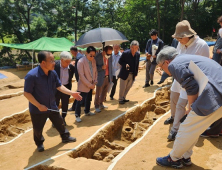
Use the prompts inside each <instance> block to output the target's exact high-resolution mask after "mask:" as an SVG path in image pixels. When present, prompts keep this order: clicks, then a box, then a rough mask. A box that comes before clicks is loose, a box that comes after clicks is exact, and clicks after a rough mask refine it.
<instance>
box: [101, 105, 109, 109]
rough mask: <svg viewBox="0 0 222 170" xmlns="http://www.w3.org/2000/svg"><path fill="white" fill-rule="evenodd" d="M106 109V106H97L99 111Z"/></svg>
mask: <svg viewBox="0 0 222 170" xmlns="http://www.w3.org/2000/svg"><path fill="white" fill-rule="evenodd" d="M107 108H108V107H107V106H104V105H100V106H99V109H107Z"/></svg>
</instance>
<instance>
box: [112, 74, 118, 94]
mask: <svg viewBox="0 0 222 170" xmlns="http://www.w3.org/2000/svg"><path fill="white" fill-rule="evenodd" d="M117 81H118V79H117V78H116V76H113V87H112V90H111V93H110V97H113V96H114V94H115V92H116V85H117Z"/></svg>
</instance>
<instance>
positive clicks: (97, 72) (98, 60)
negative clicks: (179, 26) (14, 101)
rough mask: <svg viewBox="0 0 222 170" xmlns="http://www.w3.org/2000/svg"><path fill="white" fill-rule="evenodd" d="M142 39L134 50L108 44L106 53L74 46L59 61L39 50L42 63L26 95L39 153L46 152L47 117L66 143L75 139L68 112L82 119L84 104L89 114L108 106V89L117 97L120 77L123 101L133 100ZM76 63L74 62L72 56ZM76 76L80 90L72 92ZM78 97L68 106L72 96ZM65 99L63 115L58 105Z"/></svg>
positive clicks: (27, 79) (34, 71)
mask: <svg viewBox="0 0 222 170" xmlns="http://www.w3.org/2000/svg"><path fill="white" fill-rule="evenodd" d="M138 49H139V43H138V41H135V40H134V41H132V42H131V44H130V49H129V50H126V51H124V52H123V53H121V52H120V45H119V44H115V45H113V46H106V47H104V48H103V51H102V52H97V51H96V49H95V47H93V46H89V47H88V48H87V49H86V53H85V55H84V54H82V53H81V52H80V51H78V49H77V48H76V47H74V46H73V47H71V48H70V53H69V52H66V51H63V52H61V54H60V60H59V61H55V60H54V56H53V55H52V53H51V52H48V51H41V52H39V53H38V61H39V63H40V65H39V66H38V67H36V68H34V69H32V70H31V71H29V72H28V74H27V75H26V77H25V86H24V96H25V97H26V98H27V99H28V100H29V110H30V114H31V120H32V124H33V133H34V141H35V143H36V145H37V149H38V151H39V152H42V151H44V146H43V142H44V137H43V135H42V131H43V127H44V125H45V122H46V120H47V118H49V119H50V120H51V122H52V126H53V127H55V128H56V129H57V130H58V132H59V133H60V136H61V138H62V142H64V143H65V142H75V141H76V138H74V137H71V136H70V134H69V132H68V130H67V129H66V128H65V126H66V121H65V118H66V115H67V112H68V111H75V116H76V122H78V123H79V122H81V121H82V120H81V118H80V115H81V107H82V106H84V107H85V109H84V112H85V116H92V115H95V112H97V113H98V112H101V110H102V109H105V108H107V106H105V105H104V101H105V100H106V97H107V93H108V89H110V91H111V92H110V100H114V98H113V97H114V94H115V91H116V86H117V81H118V79H120V92H119V104H125V103H126V102H129V100H127V99H126V95H127V93H128V92H129V90H130V88H131V86H132V84H133V82H134V80H135V77H136V76H137V74H138V67H139V58H140V54H139V53H138ZM73 57H74V58H75V59H76V60H75V63H72V58H73ZM74 75H75V78H76V81H77V92H72V91H71V89H72V78H73V76H74ZM95 88H96V94H95V99H94V107H95V112H91V111H90V108H91V101H92V93H93V90H94V89H95ZM70 95H72V96H73V97H74V98H75V100H74V103H73V105H72V107H71V108H70V109H68V104H69V98H70ZM60 102H61V110H62V114H61V116H60V111H59V109H58V106H59V104H60Z"/></svg>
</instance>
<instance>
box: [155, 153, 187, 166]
mask: <svg viewBox="0 0 222 170" xmlns="http://www.w3.org/2000/svg"><path fill="white" fill-rule="evenodd" d="M156 164H157V165H160V166H166V167H172V168H176V169H180V168H182V167H183V164H182V163H181V161H180V160H177V161H173V160H172V159H171V157H170V155H167V156H165V157H158V158H157V159H156Z"/></svg>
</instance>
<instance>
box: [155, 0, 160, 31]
mask: <svg viewBox="0 0 222 170" xmlns="http://www.w3.org/2000/svg"><path fill="white" fill-rule="evenodd" d="M156 8H157V11H156V12H157V19H158V35H160V6H159V0H156Z"/></svg>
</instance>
